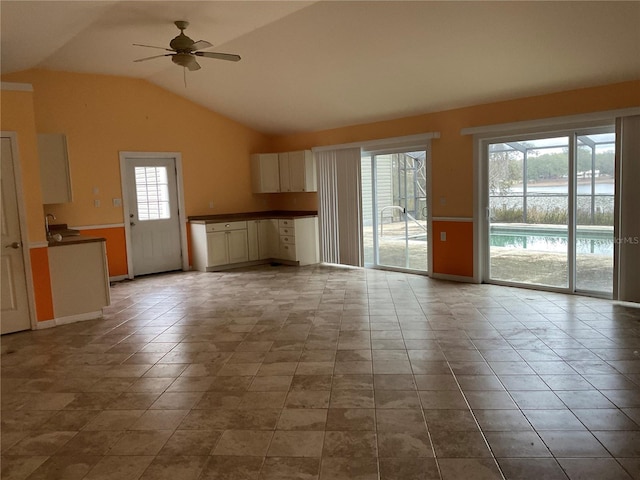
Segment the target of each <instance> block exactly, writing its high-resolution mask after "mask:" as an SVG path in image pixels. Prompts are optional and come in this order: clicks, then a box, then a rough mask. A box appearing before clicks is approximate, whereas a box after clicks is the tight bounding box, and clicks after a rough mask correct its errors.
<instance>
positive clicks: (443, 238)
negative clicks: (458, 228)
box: [440, 232, 447, 242]
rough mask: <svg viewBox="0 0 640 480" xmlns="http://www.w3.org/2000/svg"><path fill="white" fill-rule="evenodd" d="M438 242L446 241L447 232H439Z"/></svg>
mask: <svg viewBox="0 0 640 480" xmlns="http://www.w3.org/2000/svg"><path fill="white" fill-rule="evenodd" d="M440 241H441V242H446V241H447V232H440Z"/></svg>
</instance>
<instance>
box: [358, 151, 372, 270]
mask: <svg viewBox="0 0 640 480" xmlns="http://www.w3.org/2000/svg"><path fill="white" fill-rule="evenodd" d="M360 175H361V184H362V243H363V248H364V264H365V265H373V264H374V263H375V256H374V250H373V234H374V224H373V191H372V189H373V184H372V172H371V155H363V156H362V158H361V165H360Z"/></svg>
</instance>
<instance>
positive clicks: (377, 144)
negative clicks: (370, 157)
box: [311, 132, 440, 153]
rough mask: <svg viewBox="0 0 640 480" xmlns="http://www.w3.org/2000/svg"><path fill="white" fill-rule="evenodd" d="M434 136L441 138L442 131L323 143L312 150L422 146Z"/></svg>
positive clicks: (369, 149) (365, 149) (367, 149)
mask: <svg viewBox="0 0 640 480" xmlns="http://www.w3.org/2000/svg"><path fill="white" fill-rule="evenodd" d="M432 138H440V132H429V133H419V134H417V135H406V136H403V137H391V138H381V139H378V140H367V141H363V142H352V143H342V144H339V145H322V146H318V147H313V148H312V149H311V151H312V152H313V153H316V152H326V151H328V150H341V149H343V148H360V149H361V150H364V151H367V152H369V151H371V150H373V149H375V150H378V149H382V148H383V149H385V150H386V149H391V148H404V147H412V146H414V145H415V146H417V147H422V146H423V144H425V143H427V142H429V140H431V139H432Z"/></svg>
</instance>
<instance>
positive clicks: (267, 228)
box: [258, 220, 279, 260]
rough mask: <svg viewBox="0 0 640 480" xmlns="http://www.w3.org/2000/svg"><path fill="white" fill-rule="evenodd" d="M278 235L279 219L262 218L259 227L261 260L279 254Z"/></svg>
mask: <svg viewBox="0 0 640 480" xmlns="http://www.w3.org/2000/svg"><path fill="white" fill-rule="evenodd" d="M278 237H279V235H278V221H277V220H260V224H259V227H258V243H259V249H260V250H259V251H260V260H265V259H267V258H276V257H277V256H278Z"/></svg>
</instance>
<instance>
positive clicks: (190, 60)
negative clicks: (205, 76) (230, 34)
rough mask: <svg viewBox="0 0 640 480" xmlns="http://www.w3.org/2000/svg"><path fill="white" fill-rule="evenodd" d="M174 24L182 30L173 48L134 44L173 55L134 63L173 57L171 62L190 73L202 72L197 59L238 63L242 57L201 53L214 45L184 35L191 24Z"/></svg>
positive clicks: (172, 43) (170, 43) (179, 21)
mask: <svg viewBox="0 0 640 480" xmlns="http://www.w3.org/2000/svg"><path fill="white" fill-rule="evenodd" d="M174 23H175V25H176V27H178V29H179V30H180V35H178V36H177V37H175V38H174V39H173V40H171V42H169V47H171V48H164V47H155V46H153V45H142V44H139V43H134V45H135V46H137V47H148V48H158V49H160V50H166V51H167V52H172V53H165V54H163V55H154V56H152V57H145V58H139V59H138V60H134V62H144V61H147V60H152V59H154V58H160V57H171V61H172V62H173V63H175V64H176V65H180V66H181V67H184V68H186V69H188V70H190V71H194V70H200V68H201V67H200V64H199V63H198V61H197V60H196V57H204V58H216V59H218V60H228V61H230V62H237V61H239V60H240V55H234V54H232V53H218V52H201V51H200V50H202V49H205V48H209V47H213V45H212V44H211V43H209V42H207V41H206V40H198V41H197V42H194V41H193V40H192V39H190V38H189V37H187V36H186V35H185V34H184V30H185V29H186V28H187V27H188V26H189V22H186V21H184V20H178V21H176V22H174Z"/></svg>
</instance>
